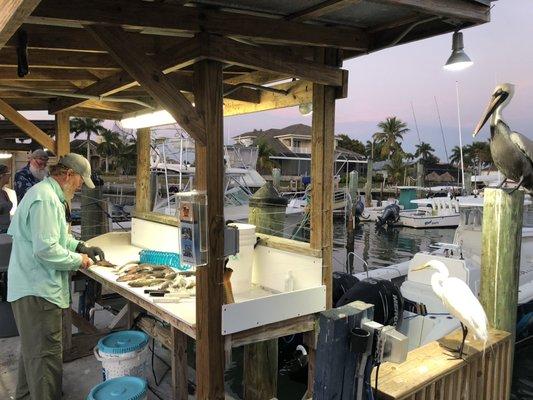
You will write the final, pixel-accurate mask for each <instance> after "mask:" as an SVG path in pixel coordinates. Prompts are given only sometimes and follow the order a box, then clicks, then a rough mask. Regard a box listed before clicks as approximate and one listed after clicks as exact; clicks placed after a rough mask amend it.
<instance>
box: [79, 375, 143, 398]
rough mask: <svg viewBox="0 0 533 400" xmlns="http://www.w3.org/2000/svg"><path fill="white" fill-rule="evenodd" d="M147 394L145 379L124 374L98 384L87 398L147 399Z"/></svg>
mask: <svg viewBox="0 0 533 400" xmlns="http://www.w3.org/2000/svg"><path fill="white" fill-rule="evenodd" d="M147 394H148V384H147V383H146V380H145V379H142V378H138V377H135V376H123V377H121V378H114V379H110V380H108V381H105V382H102V383H100V384H98V385H97V386H95V387H94V388H92V389H91V391H90V392H89V395H88V396H87V400H146V399H147V398H148V397H147Z"/></svg>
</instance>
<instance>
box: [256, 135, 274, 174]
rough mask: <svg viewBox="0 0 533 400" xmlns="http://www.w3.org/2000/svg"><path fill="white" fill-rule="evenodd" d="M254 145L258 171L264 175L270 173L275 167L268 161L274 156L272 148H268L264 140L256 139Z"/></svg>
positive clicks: (272, 162)
mask: <svg viewBox="0 0 533 400" xmlns="http://www.w3.org/2000/svg"><path fill="white" fill-rule="evenodd" d="M256 145H257V166H258V167H259V168H258V169H259V171H260V172H262V173H265V174H268V173H272V168H275V167H277V164H276V163H275V162H274V161H272V160H271V159H270V156H272V155H273V154H274V153H273V150H272V147H270V145H269V144H268V142H267V141H266V140H265V139H264V138H260V139H258V140H257V142H256Z"/></svg>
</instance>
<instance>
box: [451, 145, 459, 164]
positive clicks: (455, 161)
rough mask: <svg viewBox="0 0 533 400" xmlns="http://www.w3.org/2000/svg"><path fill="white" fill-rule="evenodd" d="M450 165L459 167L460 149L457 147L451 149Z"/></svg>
mask: <svg viewBox="0 0 533 400" xmlns="http://www.w3.org/2000/svg"><path fill="white" fill-rule="evenodd" d="M450 163H451V164H452V165H456V166H461V149H460V148H459V146H455V147H454V148H453V149H452V153H451V155H450Z"/></svg>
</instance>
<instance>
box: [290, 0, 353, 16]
mask: <svg viewBox="0 0 533 400" xmlns="http://www.w3.org/2000/svg"><path fill="white" fill-rule="evenodd" d="M360 2H361V0H326V1H323V2H322V3H318V4H316V5H314V6H312V7H309V8H305V9H303V10H301V11H297V12H295V13H292V14H289V15H287V16H286V17H285V19H286V20H288V21H305V20H309V19H315V18H319V17H321V16H322V15H325V14H329V13H332V12H335V11H339V10H342V9H343V8H345V7H347V6H349V5H354V4H357V3H360Z"/></svg>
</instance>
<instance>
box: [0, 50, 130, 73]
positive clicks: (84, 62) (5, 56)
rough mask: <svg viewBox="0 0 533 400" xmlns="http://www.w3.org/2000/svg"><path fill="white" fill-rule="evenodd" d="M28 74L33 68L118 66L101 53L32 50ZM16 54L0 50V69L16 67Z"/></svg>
mask: <svg viewBox="0 0 533 400" xmlns="http://www.w3.org/2000/svg"><path fill="white" fill-rule="evenodd" d="M28 54H29V55H28V62H29V67H30V73H31V71H32V70H33V69H34V68H68V69H102V70H111V71H113V70H118V69H119V67H118V65H117V64H116V63H115V62H114V61H113V60H112V59H111V58H110V57H109V55H108V54H102V53H77V52H72V51H61V50H40V49H34V50H30V51H29V52H28ZM17 64H18V60H17V52H16V51H15V49H12V48H5V49H2V50H0V67H16V66H17Z"/></svg>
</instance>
